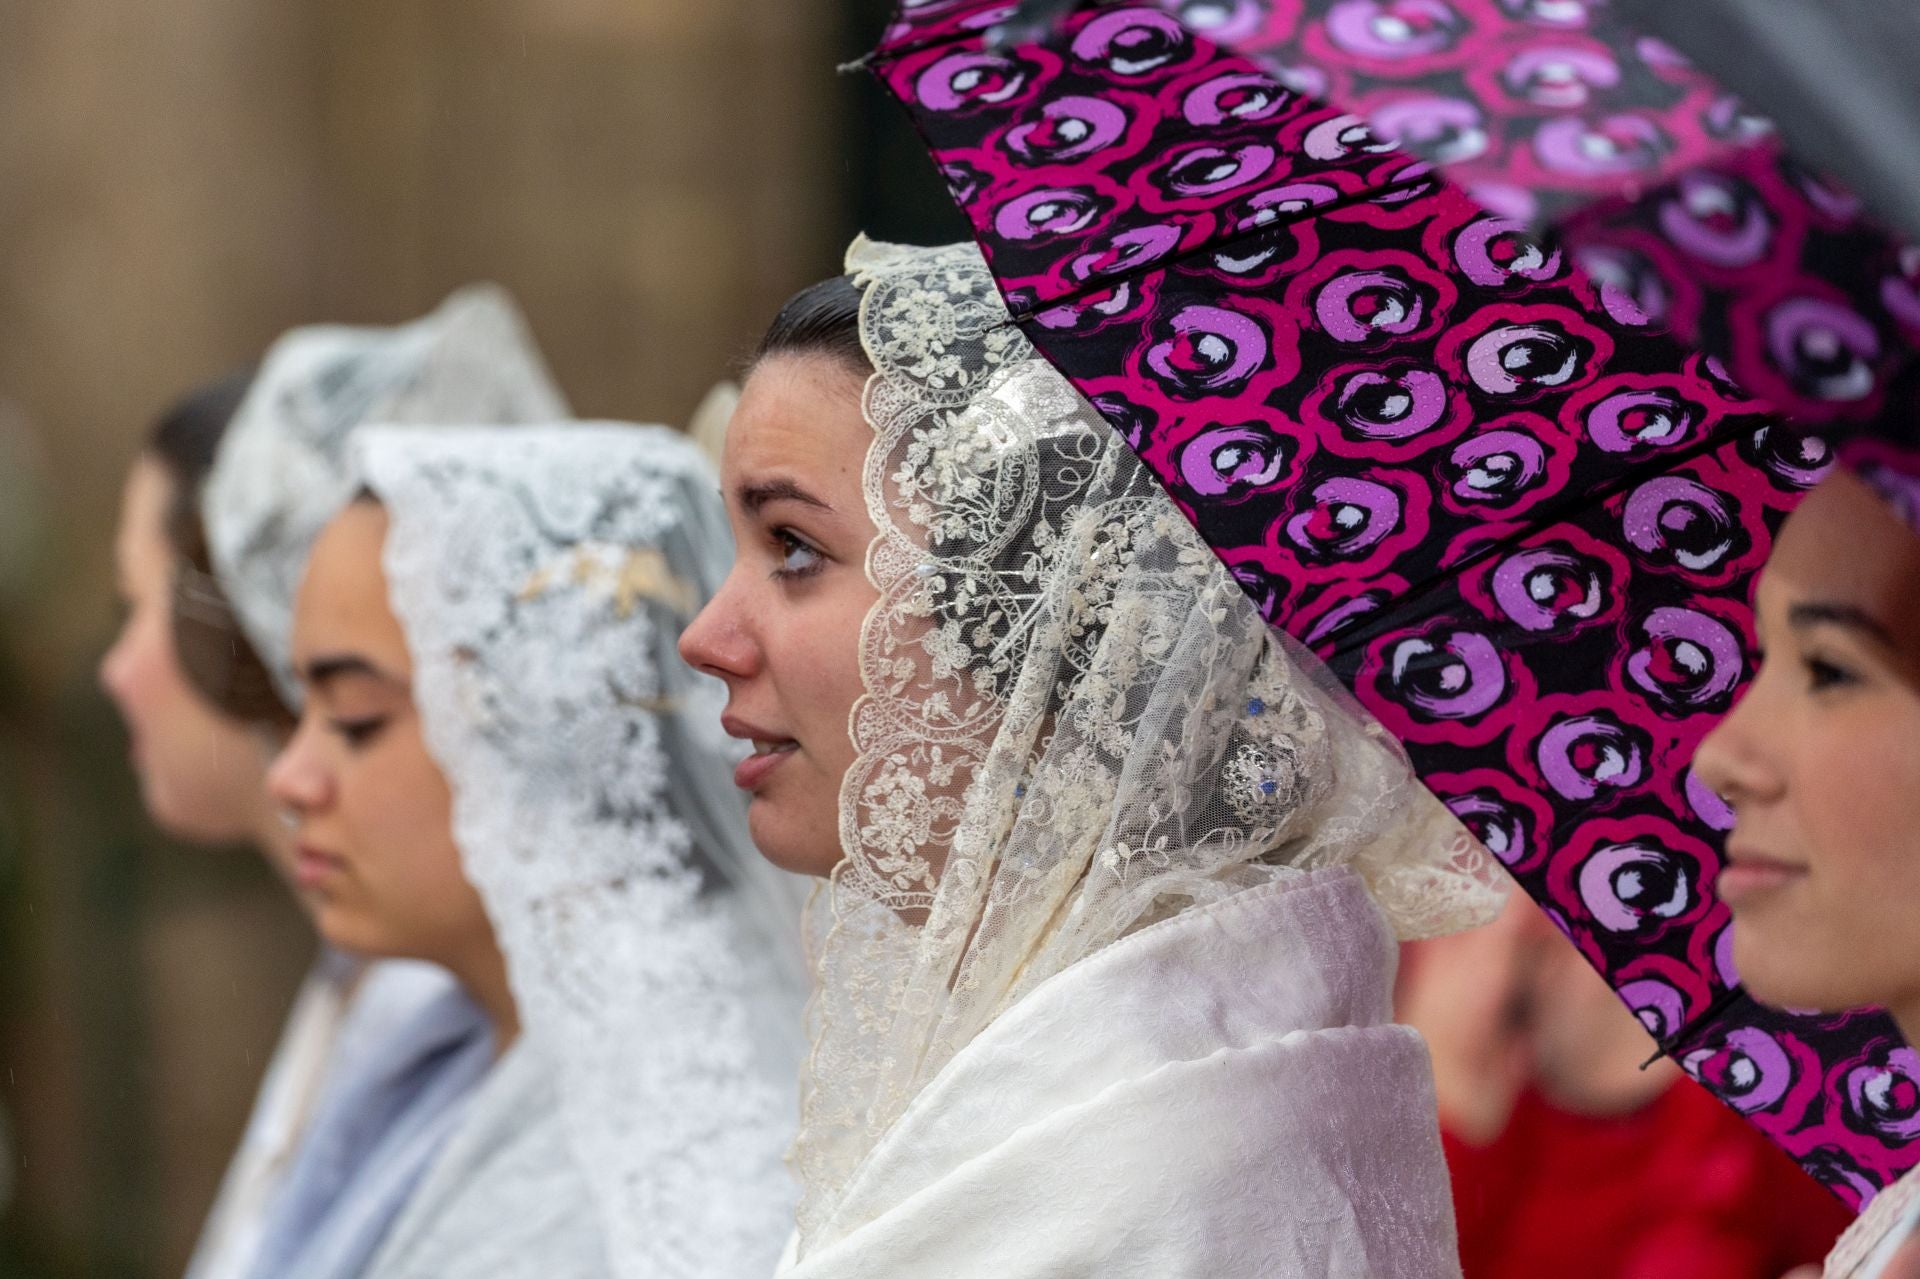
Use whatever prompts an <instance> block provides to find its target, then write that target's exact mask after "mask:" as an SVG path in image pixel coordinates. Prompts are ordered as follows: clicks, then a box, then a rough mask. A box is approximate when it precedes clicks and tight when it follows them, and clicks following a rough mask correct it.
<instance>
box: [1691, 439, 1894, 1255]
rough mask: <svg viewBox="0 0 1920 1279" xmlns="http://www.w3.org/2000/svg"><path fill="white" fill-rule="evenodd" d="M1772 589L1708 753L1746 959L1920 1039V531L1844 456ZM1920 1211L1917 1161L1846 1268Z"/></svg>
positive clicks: (1749, 975)
mask: <svg viewBox="0 0 1920 1279" xmlns="http://www.w3.org/2000/svg"><path fill="white" fill-rule="evenodd" d="M1891 496H1896V497H1898V496H1899V495H1891ZM1907 496H1908V498H1909V500H1910V498H1911V494H1908V495H1907ZM1755 605H1756V607H1755V617H1756V624H1757V627H1758V631H1759V639H1760V647H1761V650H1762V660H1761V662H1760V667H1759V671H1758V673H1757V675H1756V676H1755V678H1754V681H1753V683H1752V685H1751V686H1750V687H1749V688H1748V690H1747V692H1746V694H1745V695H1744V696H1743V697H1742V698H1741V700H1740V702H1739V704H1738V705H1737V706H1735V707H1734V709H1733V711H1732V713H1731V714H1729V715H1728V716H1727V718H1726V719H1725V720H1723V721H1722V722H1721V724H1720V725H1719V727H1717V728H1716V729H1715V730H1714V731H1713V733H1712V734H1710V735H1709V736H1708V737H1707V739H1706V740H1705V741H1704V742H1702V743H1701V745H1700V749H1699V752H1698V754H1697V755H1696V761H1695V767H1696V768H1697V770H1698V772H1699V775H1700V777H1701V779H1702V780H1703V781H1705V782H1706V783H1707V784H1708V785H1709V786H1711V787H1712V788H1713V789H1714V790H1715V791H1716V792H1717V793H1718V794H1719V795H1720V796H1721V797H1722V798H1724V799H1725V800H1726V801H1727V803H1728V804H1729V805H1730V806H1731V807H1732V809H1733V812H1734V827H1733V831H1732V834H1731V835H1729V836H1728V840H1727V865H1726V868H1725V869H1724V870H1722V871H1721V873H1720V877H1719V880H1718V881H1717V884H1716V891H1717V892H1718V893H1719V895H1720V897H1721V899H1722V900H1724V901H1725V902H1726V903H1727V905H1728V907H1729V908H1730V909H1731V910H1732V912H1733V958H1734V963H1735V965H1736V966H1737V967H1738V968H1739V970H1740V976H1741V979H1742V981H1744V982H1745V984H1746V988H1747V990H1748V991H1750V992H1751V993H1752V994H1753V995H1754V996H1755V997H1756V998H1758V999H1761V1000H1764V1001H1766V1002H1768V1003H1771V1004H1775V1005H1778V1006H1781V1007H1787V1008H1807V1009H1820V1010H1827V1011H1836V1012H1837V1011H1842V1010H1845V1009H1850V1008H1858V1007H1864V1006H1868V1005H1879V1006H1882V1007H1885V1008H1887V1009H1888V1010H1889V1011H1890V1012H1891V1013H1892V1014H1893V1018H1894V1021H1895V1022H1896V1023H1897V1024H1898V1025H1899V1027H1900V1030H1901V1032H1902V1034H1903V1035H1904V1036H1905V1038H1906V1040H1907V1043H1908V1044H1913V1043H1916V1042H1920V822H1916V820H1915V817H1916V810H1917V808H1920V537H1915V535H1914V533H1913V531H1912V530H1911V529H1910V528H1909V527H1908V526H1907V525H1906V524H1905V523H1903V522H1902V521H1901V520H1900V519H1898V518H1897V517H1896V516H1895V514H1894V512H1893V510H1892V509H1890V508H1889V506H1888V505H1887V504H1886V502H1885V501H1884V500H1883V497H1882V495H1881V494H1879V493H1876V492H1875V491H1874V488H1873V487H1872V486H1871V485H1870V484H1869V483H1868V482H1867V481H1866V480H1865V479H1863V478H1862V477H1861V476H1860V475H1858V474H1855V473H1853V472H1850V471H1844V470H1839V471H1836V472H1835V473H1834V474H1833V475H1831V476H1830V477H1828V478H1827V479H1826V480H1825V481H1823V482H1822V483H1821V484H1820V486H1819V487H1818V488H1816V489H1815V490H1814V491H1813V492H1812V493H1810V494H1809V495H1808V496H1807V498H1806V500H1805V501H1804V502H1802V503H1801V504H1800V505H1799V506H1798V507H1797V508H1796V509H1795V510H1794V512H1793V514H1792V515H1791V516H1789V517H1788V519H1787V521H1786V523H1785V524H1783V525H1782V526H1781V530H1780V536H1779V538H1778V540H1777V541H1776V542H1775V543H1774V550H1773V556H1772V558H1771V559H1770V560H1768V562H1767V567H1766V569H1765V571H1764V572H1763V573H1762V574H1761V576H1760V582H1759V586H1758V589H1757V591H1756V593H1755ZM1896 1051H1898V1052H1901V1053H1903V1054H1904V1058H1905V1059H1906V1060H1907V1061H1911V1059H1912V1052H1911V1049H1907V1048H1899V1049H1896ZM1909 1069H1911V1067H1909ZM1916 1213H1920V1173H1908V1174H1907V1175H1906V1176H1905V1177H1904V1178H1902V1179H1901V1180H1900V1181H1898V1182H1896V1183H1895V1184H1894V1185H1893V1186H1891V1187H1889V1188H1888V1189H1886V1190H1884V1191H1882V1192H1881V1193H1880V1194H1879V1196H1878V1197H1876V1198H1875V1199H1874V1201H1873V1202H1872V1203H1871V1204H1870V1205H1868V1207H1867V1210H1866V1211H1865V1212H1864V1213H1862V1214H1861V1216H1860V1219H1859V1220H1858V1221H1857V1222H1856V1223H1854V1225H1853V1226H1851V1227H1850V1228H1849V1229H1848V1230H1847V1232H1846V1234H1845V1235H1844V1236H1842V1237H1841V1240H1840V1242H1839V1244H1838V1245H1836V1246H1835V1248H1834V1251H1833V1252H1832V1253H1831V1254H1830V1255H1829V1256H1828V1258H1827V1263H1826V1274H1827V1275H1828V1276H1829V1279H1878V1277H1879V1276H1880V1275H1881V1274H1883V1273H1884V1274H1888V1275H1891V1274H1892V1273H1895V1272H1891V1271H1885V1272H1883V1271H1882V1270H1881V1268H1880V1267H1881V1265H1882V1263H1883V1262H1884V1261H1885V1260H1886V1257H1885V1255H1884V1254H1885V1253H1887V1252H1890V1251H1891V1250H1892V1249H1893V1248H1895V1247H1898V1246H1900V1244H1901V1241H1902V1240H1903V1239H1904V1238H1906V1237H1907V1236H1909V1235H1910V1233H1911V1231H1912V1225H1913V1220H1914V1217H1915V1215H1916ZM1910 1260H1912V1259H1909V1258H1902V1263H1903V1264H1906V1263H1908V1262H1909V1261H1910ZM1903 1279H1904V1277H1903Z"/></svg>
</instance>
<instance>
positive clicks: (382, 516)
mask: <svg viewBox="0 0 1920 1279" xmlns="http://www.w3.org/2000/svg"><path fill="white" fill-rule="evenodd" d="M386 536H387V515H386V512H385V511H384V510H383V509H381V508H380V507H378V506H373V505H370V504H367V503H355V504H354V505H352V506H350V507H348V508H347V509H346V510H344V511H342V512H341V513H340V514H338V515H336V516H335V517H334V518H333V520H332V521H331V522H329V523H328V525H327V526H326V528H325V529H323V530H322V531H321V533H320V537H319V538H318V540H316V541H315V542H314V545H313V552H312V554H311V555H310V556H309V557H308V559H307V569H306V575H305V577H304V579H303V580H302V582H301V584H300V593H299V596H298V598H297V601H296V605H295V608H294V623H293V632H294V633H293V640H294V650H295V653H296V656H297V657H299V658H302V659H311V658H312V657H314V656H316V655H319V654H338V653H344V652H352V653H355V654H358V655H361V656H364V657H367V658H370V659H372V660H373V661H375V662H376V663H378V664H379V665H380V666H382V667H383V668H385V669H387V670H389V671H392V672H394V673H396V674H400V673H404V672H406V671H407V670H408V669H409V667H410V663H409V661H408V658H407V644H406V635H405V633H404V632H403V631H402V630H401V628H400V622H399V619H398V618H396V617H395V616H394V613H393V608H392V605H391V603H390V601H389V600H388V598H387V578H386V573H385V571H384V570H383V569H382V567H381V563H380V557H381V552H382V548H383V547H384V545H385V542H386Z"/></svg>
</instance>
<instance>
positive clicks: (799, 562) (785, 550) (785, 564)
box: [773, 528, 826, 581]
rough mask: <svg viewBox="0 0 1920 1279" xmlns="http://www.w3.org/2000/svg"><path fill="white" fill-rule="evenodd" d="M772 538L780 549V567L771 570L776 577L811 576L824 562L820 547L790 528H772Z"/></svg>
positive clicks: (791, 578) (824, 557)
mask: <svg viewBox="0 0 1920 1279" xmlns="http://www.w3.org/2000/svg"><path fill="white" fill-rule="evenodd" d="M773 540H774V543H775V544H776V545H777V546H779V547H780V550H781V560H780V567H778V568H776V569H774V570H773V575H774V576H775V577H777V578H781V579H784V580H787V581H791V580H793V579H794V578H800V577H811V576H812V575H813V574H815V573H818V572H819V571H820V570H821V568H822V567H824V566H825V564H826V556H824V555H822V554H821V552H820V549H819V548H818V547H816V546H814V545H813V543H811V542H809V541H807V540H806V539H805V538H803V537H801V536H800V535H799V534H798V533H795V532H794V531H793V530H792V529H788V528H776V529H774V530H773Z"/></svg>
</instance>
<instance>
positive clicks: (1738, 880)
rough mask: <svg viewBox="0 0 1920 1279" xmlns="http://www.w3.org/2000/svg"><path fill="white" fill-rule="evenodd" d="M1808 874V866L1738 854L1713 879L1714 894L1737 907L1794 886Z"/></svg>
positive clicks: (1729, 904)
mask: <svg viewBox="0 0 1920 1279" xmlns="http://www.w3.org/2000/svg"><path fill="white" fill-rule="evenodd" d="M1806 877H1807V868H1806V867H1805V866H1795V865H1793V864H1792V863H1791V862H1782V861H1775V860H1774V859H1772V858H1770V857H1757V856H1737V857H1734V858H1733V859H1732V860H1731V861H1729V862H1728V863H1727V864H1726V865H1725V866H1723V867H1721V868H1720V875H1719V877H1718V878H1717V879H1715V880H1714V881H1713V891H1714V895H1715V896H1717V897H1719V899H1720V900H1721V901H1723V902H1725V903H1726V904H1727V905H1728V906H1730V907H1733V908H1734V909H1736V910H1737V909H1739V907H1740V905H1741V903H1743V902H1751V901H1753V900H1754V899H1755V898H1758V897H1762V896H1764V895H1766V894H1767V893H1772V892H1778V891H1779V890H1780V889H1782V888H1787V887H1791V886H1792V885H1794V884H1797V883H1799V882H1800V881H1801V880H1803V879H1805V878H1806Z"/></svg>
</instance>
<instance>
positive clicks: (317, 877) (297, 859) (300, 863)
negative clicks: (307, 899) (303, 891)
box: [293, 844, 347, 888]
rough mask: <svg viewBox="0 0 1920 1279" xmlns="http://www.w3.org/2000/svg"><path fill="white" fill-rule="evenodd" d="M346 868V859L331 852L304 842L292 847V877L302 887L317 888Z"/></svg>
mask: <svg viewBox="0 0 1920 1279" xmlns="http://www.w3.org/2000/svg"><path fill="white" fill-rule="evenodd" d="M346 868H347V863H346V860H345V859H344V858H341V857H336V856H334V855H333V854H332V853H329V852H323V851H322V850H320V849H318V848H310V847H308V846H307V845H305V844H302V845H300V846H299V847H298V848H296V849H294V852H293V878H294V882H295V883H297V884H299V885H300V887H302V888H319V887H321V886H322V885H324V884H325V883H326V882H327V881H328V880H329V879H332V878H333V877H334V876H335V875H338V874H340V873H341V872H342V871H344V870H346Z"/></svg>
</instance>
